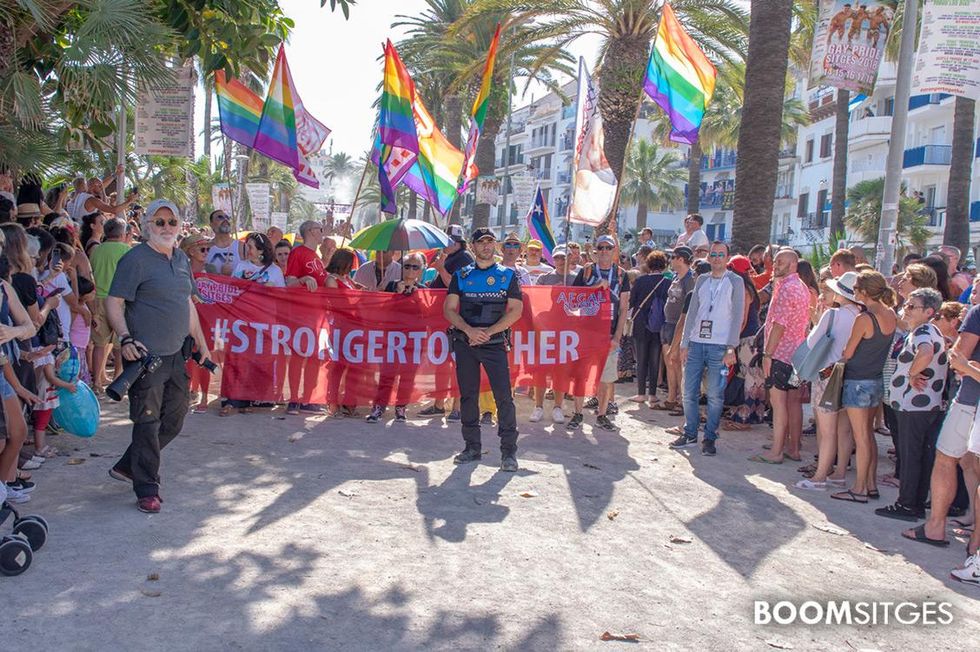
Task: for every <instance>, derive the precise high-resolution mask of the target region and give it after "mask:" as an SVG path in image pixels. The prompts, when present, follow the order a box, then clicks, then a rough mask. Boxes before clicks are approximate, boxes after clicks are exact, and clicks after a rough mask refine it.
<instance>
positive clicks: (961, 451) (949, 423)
mask: <svg viewBox="0 0 980 652" xmlns="http://www.w3.org/2000/svg"><path fill="white" fill-rule="evenodd" d="M976 414H977V408H976V407H975V406H973V407H971V406H968V405H963V404H962V403H957V402H956V401H953V402H952V403H951V404H950V406H949V410H948V411H947V412H946V420H945V421H943V429H942V430H941V431H940V432H939V439H938V440H937V441H936V450H938V451H939V452H940V453H942V454H943V455H946V456H948V457H954V458H956V459H960V458H961V457H963V456H964V455H966V453H967V451H968V450H972V451H974V452H976V451H977V450H980V441H973V442H971V441H970V432H971V431H973V430H974V427H973V419H974V417H975V416H976ZM971 443H972V444H973V445H972V446H971V445H970V444H971Z"/></svg>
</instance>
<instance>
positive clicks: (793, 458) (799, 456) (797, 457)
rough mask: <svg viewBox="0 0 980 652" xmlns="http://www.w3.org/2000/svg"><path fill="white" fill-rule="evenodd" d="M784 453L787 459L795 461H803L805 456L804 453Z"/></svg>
mask: <svg viewBox="0 0 980 652" xmlns="http://www.w3.org/2000/svg"><path fill="white" fill-rule="evenodd" d="M783 455H784V456H785V457H786V459H788V460H793V461H794V462H802V461H803V456H802V455H790V454H789V453H783Z"/></svg>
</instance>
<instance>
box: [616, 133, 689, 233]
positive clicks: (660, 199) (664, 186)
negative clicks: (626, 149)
mask: <svg viewBox="0 0 980 652" xmlns="http://www.w3.org/2000/svg"><path fill="white" fill-rule="evenodd" d="M678 160H679V159H678V157H677V153H676V152H675V151H671V150H666V151H661V150H660V146H659V145H657V143H655V142H651V141H648V140H641V141H639V142H637V143H636V144H634V145H633V147H632V149H631V150H630V156H629V159H627V161H626V172H625V174H624V176H623V187H622V190H621V197H622V199H623V200H624V201H626V202H628V203H630V204H636V230H637V231H642V230H643V229H644V228H646V225H647V207H649V206H662V205H666V206H670V207H673V206H676V205H678V204H680V203H681V201H682V200H683V197H684V195H683V193H682V192H681V189H680V188H679V187H678V185H677V184H679V183H680V182H681V181H683V180H684V171H683V170H682V169H681V168H680V167H678V166H677V162H678Z"/></svg>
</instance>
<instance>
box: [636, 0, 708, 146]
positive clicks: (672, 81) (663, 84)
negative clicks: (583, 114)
mask: <svg viewBox="0 0 980 652" xmlns="http://www.w3.org/2000/svg"><path fill="white" fill-rule="evenodd" d="M717 74H718V73H717V71H716V70H715V67H714V65H712V63H711V62H710V61H708V58H707V57H706V56H704V52H702V51H701V48H699V47H698V44H697V43H695V42H694V39H692V38H691V37H690V35H688V33H687V32H685V31H684V28H683V27H682V26H681V24H680V23H679V22H678V21H677V16H676V15H675V14H674V10H673V9H671V7H670V3H667V2H665V3H664V6H663V14H662V15H661V17H660V27H659V29H658V31H657V37H656V40H655V42H654V46H653V52H651V53H650V62H649V63H648V64H647V74H646V80H645V81H644V82H643V90H644V91H646V94H647V95H649V96H650V99H652V100H653V101H654V102H656V103H657V104H658V105H659V106H660V108H661V109H663V110H664V111H665V112H666V113H667V116H668V118H669V119H670V126H671V131H670V139H671V140H673V141H675V142H678V143H686V144H688V145H693V144H694V143H696V142H697V140H698V129H700V128H701V119H702V118H704V109H705V107H706V106H707V105H708V102H710V101H711V96H712V95H713V94H714V92H715V77H716V76H717Z"/></svg>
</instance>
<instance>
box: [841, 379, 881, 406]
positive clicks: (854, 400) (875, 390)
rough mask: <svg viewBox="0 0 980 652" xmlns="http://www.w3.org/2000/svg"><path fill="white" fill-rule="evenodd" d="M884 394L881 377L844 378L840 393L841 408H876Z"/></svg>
mask: <svg viewBox="0 0 980 652" xmlns="http://www.w3.org/2000/svg"><path fill="white" fill-rule="evenodd" d="M884 396H885V385H884V383H883V381H882V379H881V378H875V379H873V380H846V379H845V380H844V391H843V392H842V393H841V399H840V404H841V407H842V408H876V407H878V406H879V405H881V400H882V399H883V398H884Z"/></svg>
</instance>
